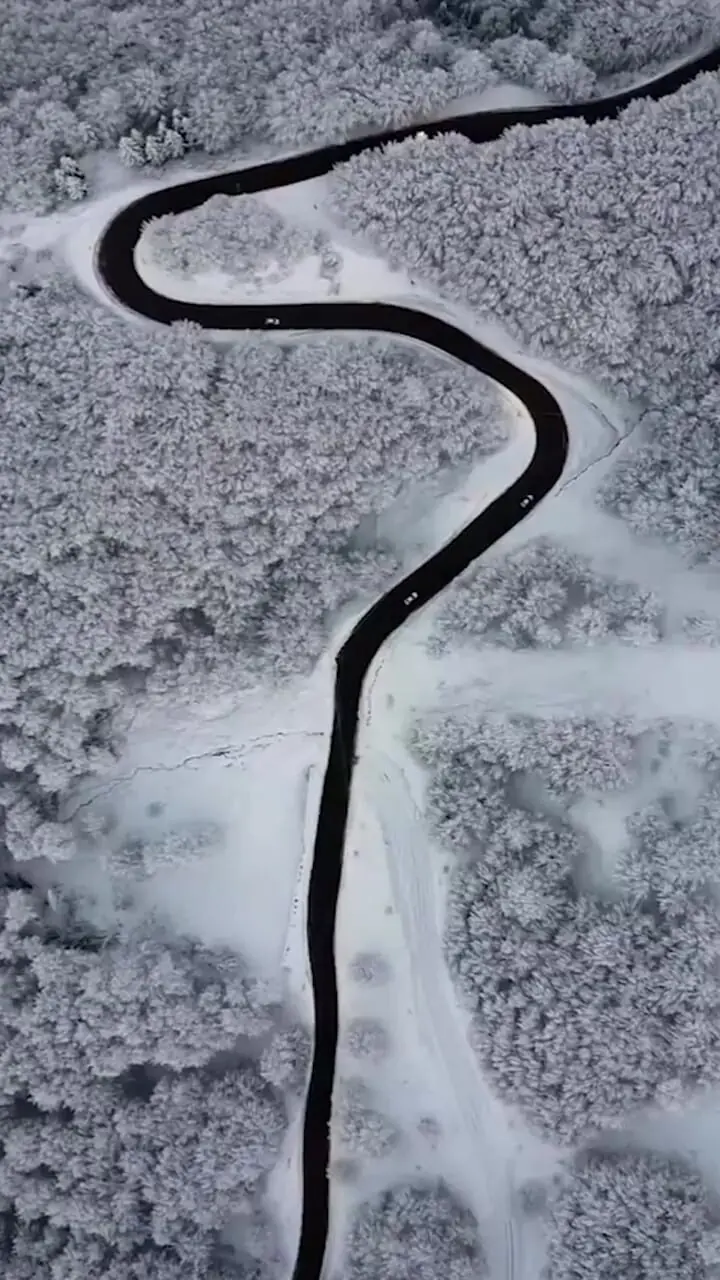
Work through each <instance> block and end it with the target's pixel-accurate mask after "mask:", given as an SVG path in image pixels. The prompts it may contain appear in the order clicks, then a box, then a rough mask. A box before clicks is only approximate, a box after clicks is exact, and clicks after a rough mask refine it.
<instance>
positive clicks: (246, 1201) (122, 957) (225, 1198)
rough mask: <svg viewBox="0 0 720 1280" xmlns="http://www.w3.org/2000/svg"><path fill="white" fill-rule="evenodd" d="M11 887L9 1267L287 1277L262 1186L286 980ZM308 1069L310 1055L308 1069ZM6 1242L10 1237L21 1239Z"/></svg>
mask: <svg viewBox="0 0 720 1280" xmlns="http://www.w3.org/2000/svg"><path fill="white" fill-rule="evenodd" d="M7 886H8V887H6V888H4V889H3V890H2V933H1V934H0V966H1V971H2V992H3V995H2V1028H3V1030H2V1043H1V1047H0V1093H1V1095H2V1112H3V1144H2V1146H3V1149H2V1156H1V1157H0V1195H2V1201H3V1211H2V1241H3V1244H2V1250H3V1253H2V1256H3V1264H2V1265H3V1276H6V1277H7V1280H30V1278H31V1277H35V1276H37V1275H39V1274H43V1275H47V1276H48V1277H53V1280H55V1278H56V1280H61V1277H62V1280H65V1277H67V1278H68V1280H70V1277H81V1276H84V1277H87V1276H91V1275H107V1276H113V1277H118V1280H120V1278H122V1280H128V1278H130V1277H132V1278H133V1280H141V1278H142V1280H144V1278H145V1277H148V1280H149V1277H162V1278H163V1280H164V1278H165V1277H167V1278H168V1280H170V1277H179V1276H185V1277H203V1280H208V1278H209V1277H218V1280H219V1278H220V1277H223V1276H226V1275H227V1276H230V1275H234V1274H237V1270H236V1268H237V1266H238V1265H240V1262H241V1259H240V1260H239V1259H238V1256H237V1253H236V1251H234V1250H232V1249H231V1248H230V1239H231V1237H228V1235H227V1232H228V1230H229V1229H230V1230H232V1229H234V1230H235V1231H236V1232H237V1231H239V1230H241V1231H242V1240H243V1242H244V1245H243V1248H244V1249H245V1250H246V1254H247V1256H246V1258H245V1261H244V1263H243V1265H246V1266H249V1267H250V1268H251V1269H252V1270H253V1274H257V1275H262V1276H267V1277H272V1276H276V1275H279V1274H284V1270H285V1269H286V1268H287V1265H288V1262H289V1259H287V1258H284V1257H283V1256H282V1251H281V1250H280V1248H279V1246H278V1241H277V1238H276V1233H275V1227H274V1224H273V1222H272V1220H271V1219H269V1218H268V1217H267V1214H266V1213H265V1212H264V1209H263V1204H262V1197H261V1195H260V1188H261V1186H262V1180H263V1177H264V1175H266V1174H267V1172H268V1170H269V1169H270V1168H271V1166H272V1164H273V1162H274V1161H275V1159H276V1158H277V1153H278V1150H279V1146H280V1143H281V1140H282V1138H283V1135H284V1132H285V1129H286V1126H287V1120H288V1103H289V1098H290V1095H289V1093H288V1084H289V1083H290V1084H292V1085H293V1087H294V1088H295V1089H296V1090H297V1083H298V1082H297V1080H295V1081H294V1082H293V1081H290V1082H289V1081H288V1078H287V1076H286V1075H285V1076H284V1075H283V1073H282V1071H278V1063H279V1062H281V1061H282V1058H283V1056H284V1053H286V1051H285V1050H284V1045H285V1043H286V1042H287V1043H288V1044H289V1047H290V1048H291V1049H292V1055H293V1057H294V1059H295V1061H296V1062H299V1063H300V1064H302V1063H303V1057H304V1063H305V1068H304V1070H302V1075H303V1081H302V1083H303V1086H304V1074H305V1070H306V1069H307V1054H306V1051H305V1054H304V1055H303V1052H302V1044H301V1042H300V1041H299V1040H298V1034H297V1032H298V1029H296V1028H294V1027H293V1026H292V1024H288V1023H287V1019H285V1022H284V1025H283V1010H282V1007H281V1005H280V1004H279V1001H278V998H277V995H276V994H275V993H273V992H272V991H271V990H270V989H267V988H265V987H263V986H262V985H259V984H258V983H257V982H256V981H255V980H254V979H253V977H252V975H251V974H248V973H247V972H246V971H245V967H244V965H243V963H242V961H241V959H240V958H239V956H238V955H237V954H235V953H233V952H232V951H229V950H224V951H223V950H218V949H215V950H213V949H208V948H205V947H203V946H201V945H200V944H198V943H193V942H191V941H190V940H188V939H183V938H182V937H179V936H176V935H173V934H172V933H169V932H164V931H163V930H162V929H161V928H160V927H159V925H158V923H157V922H154V923H153V922H147V923H146V927H145V928H144V929H142V930H132V931H128V930H126V929H122V928H118V929H117V930H116V931H114V932H113V933H110V934H108V933H105V934H103V935H97V934H94V933H93V931H92V929H91V927H90V926H89V925H88V921H87V920H86V919H85V920H84V919H83V917H82V914H81V911H80V909H79V908H78V904H77V902H76V901H75V900H74V899H70V898H66V897H63V896H62V895H61V894H58V893H54V894H52V895H50V898H51V901H50V902H49V901H48V900H47V899H46V898H44V896H43V895H42V894H40V893H38V891H36V890H33V889H31V888H30V886H29V884H28V885H27V887H23V886H22V885H21V884H19V883H18V881H17V878H14V879H13V877H10V878H9V879H8V881H7ZM301 1069H302V1066H301ZM10 1245H11V1246H12V1247H11V1248H10Z"/></svg>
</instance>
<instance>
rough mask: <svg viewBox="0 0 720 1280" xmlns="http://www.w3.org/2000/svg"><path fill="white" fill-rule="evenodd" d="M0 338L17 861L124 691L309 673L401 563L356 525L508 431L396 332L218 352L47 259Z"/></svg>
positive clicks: (488, 393)
mask: <svg viewBox="0 0 720 1280" xmlns="http://www.w3.org/2000/svg"><path fill="white" fill-rule="evenodd" d="M0 344H2V347H3V351H4V356H3V415H2V427H1V429H0V434H1V437H2V451H3V456H4V458H5V465H4V467H3V470H2V476H1V477H0V508H1V509H2V520H1V522H0V523H1V524H2V537H3V548H4V554H3V557H2V563H1V564H0V586H1V589H2V597H3V609H4V627H3V631H2V639H0V655H1V661H0V667H1V669H2V677H1V680H0V683H1V688H2V694H1V697H0V702H1V703H2V716H1V717H0V720H1V731H0V761H1V762H2V769H3V775H2V778H1V779H0V783H1V784H2V791H1V792H0V804H2V805H4V806H5V807H6V808H10V809H11V810H12V811H11V812H10V814H9V815H8V827H7V838H8V842H9V844H10V847H11V850H12V852H13V853H16V854H18V856H21V857H22V856H23V850H26V849H27V845H28V841H30V840H31V839H32V837H33V835H34V833H35V831H36V830H37V828H38V827H39V826H40V824H41V822H43V821H44V822H50V823H52V822H53V820H54V818H55V817H56V816H57V814H56V808H57V806H56V804H55V802H54V800H53V797H55V796H57V794H58V793H59V792H61V791H63V790H64V789H65V788H66V787H67V786H69V785H70V783H71V782H72V781H73V780H74V779H75V778H77V777H78V776H80V775H83V774H86V775H87V774H94V773H101V772H103V771H104V770H105V769H106V768H107V767H108V766H109V765H111V764H112V760H113V752H116V750H117V735H118V734H119V733H120V732H121V729H122V724H123V716H125V715H127V714H129V711H128V708H129V707H130V706H131V705H132V703H133V700H134V699H137V698H139V697H141V696H143V695H147V696H150V695H153V694H157V695H163V694H165V693H166V692H167V690H168V689H174V690H175V691H178V692H179V691H182V690H183V689H184V690H186V691H187V692H188V693H191V692H192V691H193V690H194V689H198V690H202V692H203V693H207V690H208V687H209V682H210V681H211V680H215V681H216V682H217V683H220V684H222V685H224V686H225V687H227V683H228V682H230V681H231V682H232V683H233V685H234V686H236V687H242V686H243V685H244V684H249V683H250V682H256V681H257V680H258V679H270V680H272V679H276V678H278V679H279V678H282V677H283V676H284V675H290V674H297V673H299V672H301V671H304V670H308V669H310V667H311V666H312V664H313V663H314V661H315V660H316V659H317V657H318V656H319V654H320V653H321V652H322V648H323V646H324V644H325V641H326V635H327V629H328V625H329V619H330V618H331V617H332V615H333V613H334V612H335V611H336V610H337V609H338V608H339V607H340V606H341V605H342V604H344V603H346V602H348V601H350V600H352V599H357V598H358V597H360V598H362V596H363V595H364V594H366V593H368V594H376V593H377V592H378V590H379V589H380V586H381V583H382V582H383V581H384V580H386V578H387V575H388V574H389V573H391V572H392V571H394V570H396V569H397V567H398V561H397V558H396V555H395V553H394V551H393V550H392V548H391V547H389V546H387V545H380V546H378V545H377V544H376V542H375V541H374V540H373V539H371V538H368V537H367V529H368V521H372V520H373V518H374V514H375V513H376V512H377V511H378V509H382V508H383V507H384V506H386V505H388V504H390V503H391V502H392V501H393V499H394V498H395V497H396V495H397V494H398V493H399V492H400V490H401V489H402V487H403V486H404V485H405V484H407V483H408V481H409V480H410V481H411V480H412V479H413V478H418V477H421V476H423V475H427V474H429V473H433V472H435V471H436V470H437V468H438V466H440V467H442V466H443V465H448V466H451V465H453V464H455V463H457V462H458V461H460V460H461V459H463V458H470V457H472V456H478V454H482V453H483V452H484V451H490V450H491V449H492V448H494V447H495V446H496V445H497V444H498V443H500V442H501V440H502V439H503V435H504V430H505V427H504V423H503V412H502V408H501V407H500V404H499V401H498V399H497V396H496V394H495V392H494V391H493V390H492V389H491V384H490V383H488V382H487V381H486V380H485V379H483V378H479V377H477V376H476V375H475V374H474V373H472V372H471V371H470V370H463V369H460V368H459V367H458V366H456V365H455V364H448V363H447V362H445V361H442V360H440V359H436V360H429V359H428V357H427V355H426V354H423V355H422V356H420V355H418V354H416V353H415V352H414V351H412V350H411V349H409V348H407V347H402V346H399V345H389V344H387V343H385V342H383V341H382V340H378V341H375V340H368V341H360V340H359V341H347V342H338V341H337V339H326V338H319V339H318V340H317V341H315V342H307V343H303V344H288V345H287V346H280V345H274V344H272V345H268V344H267V343H266V342H264V341H263V339H262V338H248V340H247V341H246V342H243V343H239V344H233V345H232V346H231V347H229V348H226V349H220V348H217V347H215V346H213V345H211V344H209V343H208V342H207V341H206V339H205V337H204V335H203V334H202V332H201V331H199V330H196V329H194V328H193V327H192V326H188V325H185V324H179V325H176V326H173V327H172V328H170V329H168V330H167V331H163V332H161V333H156V332H155V331H153V332H152V333H149V332H147V331H145V330H144V329H141V328H134V327H130V328H128V326H127V325H126V324H125V323H124V322H123V321H122V320H121V319H118V318H117V317H116V316H114V315H113V314H111V313H109V312H107V311H105V310H103V309H101V308H95V307H92V306H91V305H89V304H88V302H87V299H86V298H84V297H83V296H81V295H80V293H79V292H75V291H74V290H73V288H72V286H71V285H70V284H69V283H68V281H67V280H66V279H63V278H60V277H58V278H55V277H53V276H49V277H47V278H45V279H43V280H42V281H41V282H39V283H36V284H33V285H28V284H27V283H26V282H24V281H20V282H19V283H18V284H17V287H16V288H15V289H14V290H13V292H12V295H11V297H10V298H9V299H8V302H7V305H6V306H4V307H3V309H2V311H0ZM421 364H422V380H421V379H420V376H419V370H420V365H421ZM418 387H420V389H421V391H422V394H421V395H418ZM359 531H362V537H360V533H359ZM290 635H292V637H293V644H292V645H288V643H287V640H288V636H290ZM46 838H47V839H48V840H52V839H54V838H57V839H58V840H62V833H61V832H60V831H58V829H57V827H52V828H51V829H50V831H48V830H47V828H44V829H43V833H42V836H41V840H42V841H45V840H46Z"/></svg>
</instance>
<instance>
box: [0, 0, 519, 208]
mask: <svg viewBox="0 0 720 1280" xmlns="http://www.w3.org/2000/svg"><path fill="white" fill-rule="evenodd" d="M416 8H417V6H416V5H414V4H408V3H405V0H383V3H381V4H377V3H375V2H374V0H372V2H371V0H346V2H345V3H336V2H335V0H303V3H298V4H295V5H294V6H293V11H292V14H290V15H289V14H288V11H287V5H286V4H285V0H251V3H248V4H243V5H242V6H238V4H237V3H236V2H235V0H213V2H212V3H208V4H204V5H203V7H202V10H198V8H197V5H196V4H194V3H193V0H182V2H181V3H179V4H177V5H175V6H174V7H173V10H172V13H168V11H167V8H166V7H165V6H163V5H162V4H161V3H160V2H159V0H143V3H142V4H139V5H134V6H133V7H132V8H127V6H125V5H112V6H109V7H106V8H98V7H97V5H96V4H95V3H94V0H80V3H77V4H74V3H70V0H60V3H59V4H58V5H57V7H56V8H55V9H54V10H53V15H52V20H51V22H50V26H49V29H48V30H47V32H46V35H45V38H44V39H43V41H38V40H37V31H36V30H35V29H34V27H33V23H32V21H31V20H30V19H29V17H28V11H27V7H26V6H25V5H24V4H23V3H22V2H21V0H11V3H10V9H9V12H8V13H7V14H6V15H5V18H6V20H5V22H4V24H3V33H2V36H1V37H0V85H2V91H1V96H0V138H1V139H2V142H1V144H0V160H1V161H2V163H1V164H0V171H1V172H2V183H1V185H0V198H1V199H2V202H3V203H5V204H10V205H12V206H14V207H18V208H28V207H30V208H34V209H42V208H43V207H45V208H47V207H48V206H49V205H51V204H52V202H53V201H54V200H56V199H57V197H58V194H60V195H68V194H70V193H69V192H68V191H67V190H64V189H63V181H62V173H63V166H65V165H67V164H68V162H70V161H75V162H77V161H78V160H80V159H81V158H82V157H83V156H86V155H87V154H88V153H90V152H92V151H94V150H97V149H98V148H108V147H113V148H118V149H119V154H120V156H121V157H122V158H123V159H124V160H125V161H126V162H127V163H129V164H131V165H138V164H162V163H164V162H165V161H166V160H168V159H172V158H175V157H176V156H179V155H182V154H183V152H184V151H185V150H187V149H201V150H203V151H205V152H208V153H218V152H221V151H224V150H227V149H228V148H230V147H236V146H238V145H239V144H241V143H243V142H245V141H246V140H248V139H249V138H251V137H254V138H265V139H270V140H275V141H282V142H287V141H290V142H292V143H296V142H299V141H305V140H308V139H309V137H311V136H312V137H313V138H314V139H316V140H319V139H321V138H337V137H338V136H339V135H343V134H345V133H347V132H349V131H351V130H353V129H355V130H357V131H362V130H363V129H366V128H367V127H368V126H369V125H377V126H381V125H383V124H387V123H388V122H390V121H392V122H397V123H401V122H403V121H409V120H412V119H414V118H417V117H418V116H422V115H423V113H424V112H427V111H428V110H429V109H430V108H432V107H439V106H440V105H442V103H443V102H445V101H447V100H448V99H449V98H453V97H456V96H457V95H458V93H461V92H467V91H470V90H474V89H476V88H482V87H484V84H485V83H487V82H489V81H492V80H493V79H494V78H497V77H496V73H494V72H493V71H492V69H491V68H490V67H489V65H488V63H487V60H486V59H484V58H483V57H482V55H481V54H479V53H477V55H476V56H474V55H471V58H470V61H469V62H468V61H467V60H465V61H464V62H463V61H462V59H463V54H464V52H465V50H463V47H462V43H461V42H459V41H458V40H457V39H453V38H451V37H450V36H449V34H448V32H447V31H444V32H442V31H440V30H439V29H438V28H437V27H436V26H434V25H433V23H432V22H430V21H429V20H427V19H425V18H423V17H422V16H418V14H417V13H416V12H413V10H416ZM278 32H281V33H282V39H278V38H277V33H278ZM456 63H461V65H460V66H459V68H458V70H457V71H456V70H455V64H456Z"/></svg>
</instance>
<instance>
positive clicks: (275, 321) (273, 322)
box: [265, 316, 280, 326]
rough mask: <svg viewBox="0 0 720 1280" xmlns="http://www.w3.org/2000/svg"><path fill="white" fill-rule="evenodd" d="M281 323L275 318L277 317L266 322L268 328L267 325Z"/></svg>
mask: <svg viewBox="0 0 720 1280" xmlns="http://www.w3.org/2000/svg"><path fill="white" fill-rule="evenodd" d="M279 323H280V321H279V320H277V319H276V318H275V316H268V318H267V320H266V321H265V325H266V326H267V325H271V324H279Z"/></svg>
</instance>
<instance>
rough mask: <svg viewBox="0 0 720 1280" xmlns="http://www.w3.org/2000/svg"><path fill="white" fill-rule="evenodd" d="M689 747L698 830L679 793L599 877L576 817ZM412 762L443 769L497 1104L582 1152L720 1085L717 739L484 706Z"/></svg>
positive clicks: (448, 720) (481, 1050) (702, 730)
mask: <svg viewBox="0 0 720 1280" xmlns="http://www.w3.org/2000/svg"><path fill="white" fill-rule="evenodd" d="M678 740H679V741H680V745H681V749H682V754H683V758H684V760H685V762H686V765H687V767H688V768H692V769H693V771H694V772H695V774H696V775H697V777H698V779H699V781H698V789H699V790H700V797H699V803H698V806H697V808H695V809H693V811H692V812H691V813H689V814H688V813H683V812H682V811H681V809H680V808H679V806H677V805H675V806H674V805H673V798H674V797H673V793H672V791H671V790H670V789H669V788H668V791H667V794H665V795H663V796H661V797H660V799H659V801H658V802H657V803H656V804H654V805H653V806H652V807H648V808H647V809H644V810H641V811H639V812H637V813H636V814H634V815H633V816H632V824H631V830H632V835H633V839H632V840H631V842H630V843H629V846H628V848H627V850H626V853H625V855H624V857H623V858H622V859H621V860H620V861H619V863H618V864H617V865H615V866H613V867H612V868H609V869H608V870H607V874H605V875H602V876H598V875H597V857H596V851H595V850H594V848H593V844H592V840H591V837H590V833H589V832H588V831H586V830H583V827H582V824H581V823H579V822H578V821H577V820H576V818H575V814H574V812H573V806H574V805H575V804H576V802H577V801H578V800H579V799H581V798H582V797H586V796H588V795H592V796H594V797H596V798H598V797H602V796H603V795H604V794H606V793H608V792H613V791H616V792H630V793H631V792H632V788H633V786H634V785H637V782H638V781H639V779H640V777H641V776H642V774H644V773H647V772H648V771H650V772H652V771H653V770H654V769H657V768H658V766H659V763H660V762H661V761H662V759H663V757H664V756H665V755H667V753H668V752H669V751H670V749H671V747H673V746H674V745H675V744H676V742H677V741H678ZM413 748H414V750H415V751H416V752H417V753H418V756H419V758H420V759H421V760H422V761H423V762H424V763H425V764H426V765H429V766H430V768H431V769H432V780H431V783H430V789H429V793H428V800H429V806H430V816H431V819H432V822H433V826H434V830H435V833H436V835H437V837H438V839H439V840H440V841H441V843H442V845H443V846H444V847H447V848H452V849H453V850H455V852H456V860H455V863H454V867H453V872H452V882H451V890H450V897H449V903H448V919H447V933H446V951H447V957H448V962H449V964H450V966H451V969H452V971H453V973H454V975H455V978H456V981H457V983H458V986H459V989H460V991H461V992H462V994H463V997H464V998H465V1000H466V1001H468V1002H469V1003H470V1005H471V1007H472V1008H473V1010H474V1017H473V1041H474V1046H475V1048H476V1051H477V1053H478V1055H479V1057H480V1059H481V1061H482V1063H483V1065H484V1067H485V1068H486V1069H487V1071H488V1072H489V1074H490V1077H491V1079H492V1081H493V1083H494V1086H495V1087H496V1089H497V1091H498V1093H499V1094H500V1096H501V1097H503V1098H504V1099H505V1100H506V1101H507V1102H510V1103H512V1104H516V1105H518V1106H519V1107H520V1108H521V1109H522V1111H523V1113H524V1114H525V1116H526V1117H527V1119H528V1121H529V1122H530V1123H531V1124H532V1125H534V1126H535V1127H536V1128H537V1129H538V1131H539V1132H541V1133H543V1134H544V1135H546V1136H548V1137H550V1138H559V1139H560V1140H561V1141H563V1142H572V1141H574V1140H577V1139H578V1138H580V1137H585V1136H588V1135H590V1134H592V1133H593V1132H595V1131H597V1130H602V1129H604V1128H606V1127H607V1126H609V1125H610V1126H612V1125H615V1124H616V1123H617V1122H618V1121H621V1120H622V1119H623V1118H624V1117H625V1116H626V1115H627V1114H628V1113H630V1112H631V1111H632V1110H633V1109H636V1108H638V1107H640V1106H645V1105H647V1104H650V1103H661V1102H665V1103H667V1102H671V1101H672V1102H678V1103H682V1102H683V1101H686V1100H687V1098H688V1097H689V1096H690V1095H691V1094H692V1093H693V1091H694V1090H696V1089H697V1088H698V1087H700V1086H702V1085H704V1084H708V1083H717V1082H718V1081H720V1022H719V1020H718V1014H719V1013H720V987H718V982H717V948H718V935H719V930H718V924H719V919H718V910H717V903H716V902H715V900H714V899H713V897H712V896H710V897H708V893H707V889H708V886H710V885H712V884H713V883H714V881H715V877H716V865H715V841H714V839H713V838H712V836H711V834H710V833H711V832H712V830H713V828H714V826H715V824H716V823H717V820H718V814H719V804H720V794H719V792H718V777H720V739H719V738H718V732H717V729H716V727H715V726H712V725H704V726H703V725H687V726H678V725H672V724H670V725H668V724H662V723H660V724H655V723H651V724H648V725H646V726H640V725H638V724H636V723H633V722H631V721H627V720H626V721H622V720H616V719H609V718H606V719H605V720H602V719H600V718H596V719H590V720H587V719H585V720H583V719H578V718H573V717H570V718H565V719H553V720H549V721H548V720H543V719H539V718H535V717H531V716H527V717H517V716H504V715H502V714H497V715H483V714H482V713H480V712H478V713H474V712H473V709H472V706H469V707H468V709H467V710H466V711H465V712H464V713H463V714H462V715H461V714H459V713H457V712H455V713H446V714H445V715H444V716H443V715H441V714H438V715H436V716H433V717H432V718H430V719H428V720H427V721H424V722H422V723H421V724H419V725H418V726H417V727H416V730H415V733H414V737H413Z"/></svg>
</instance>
